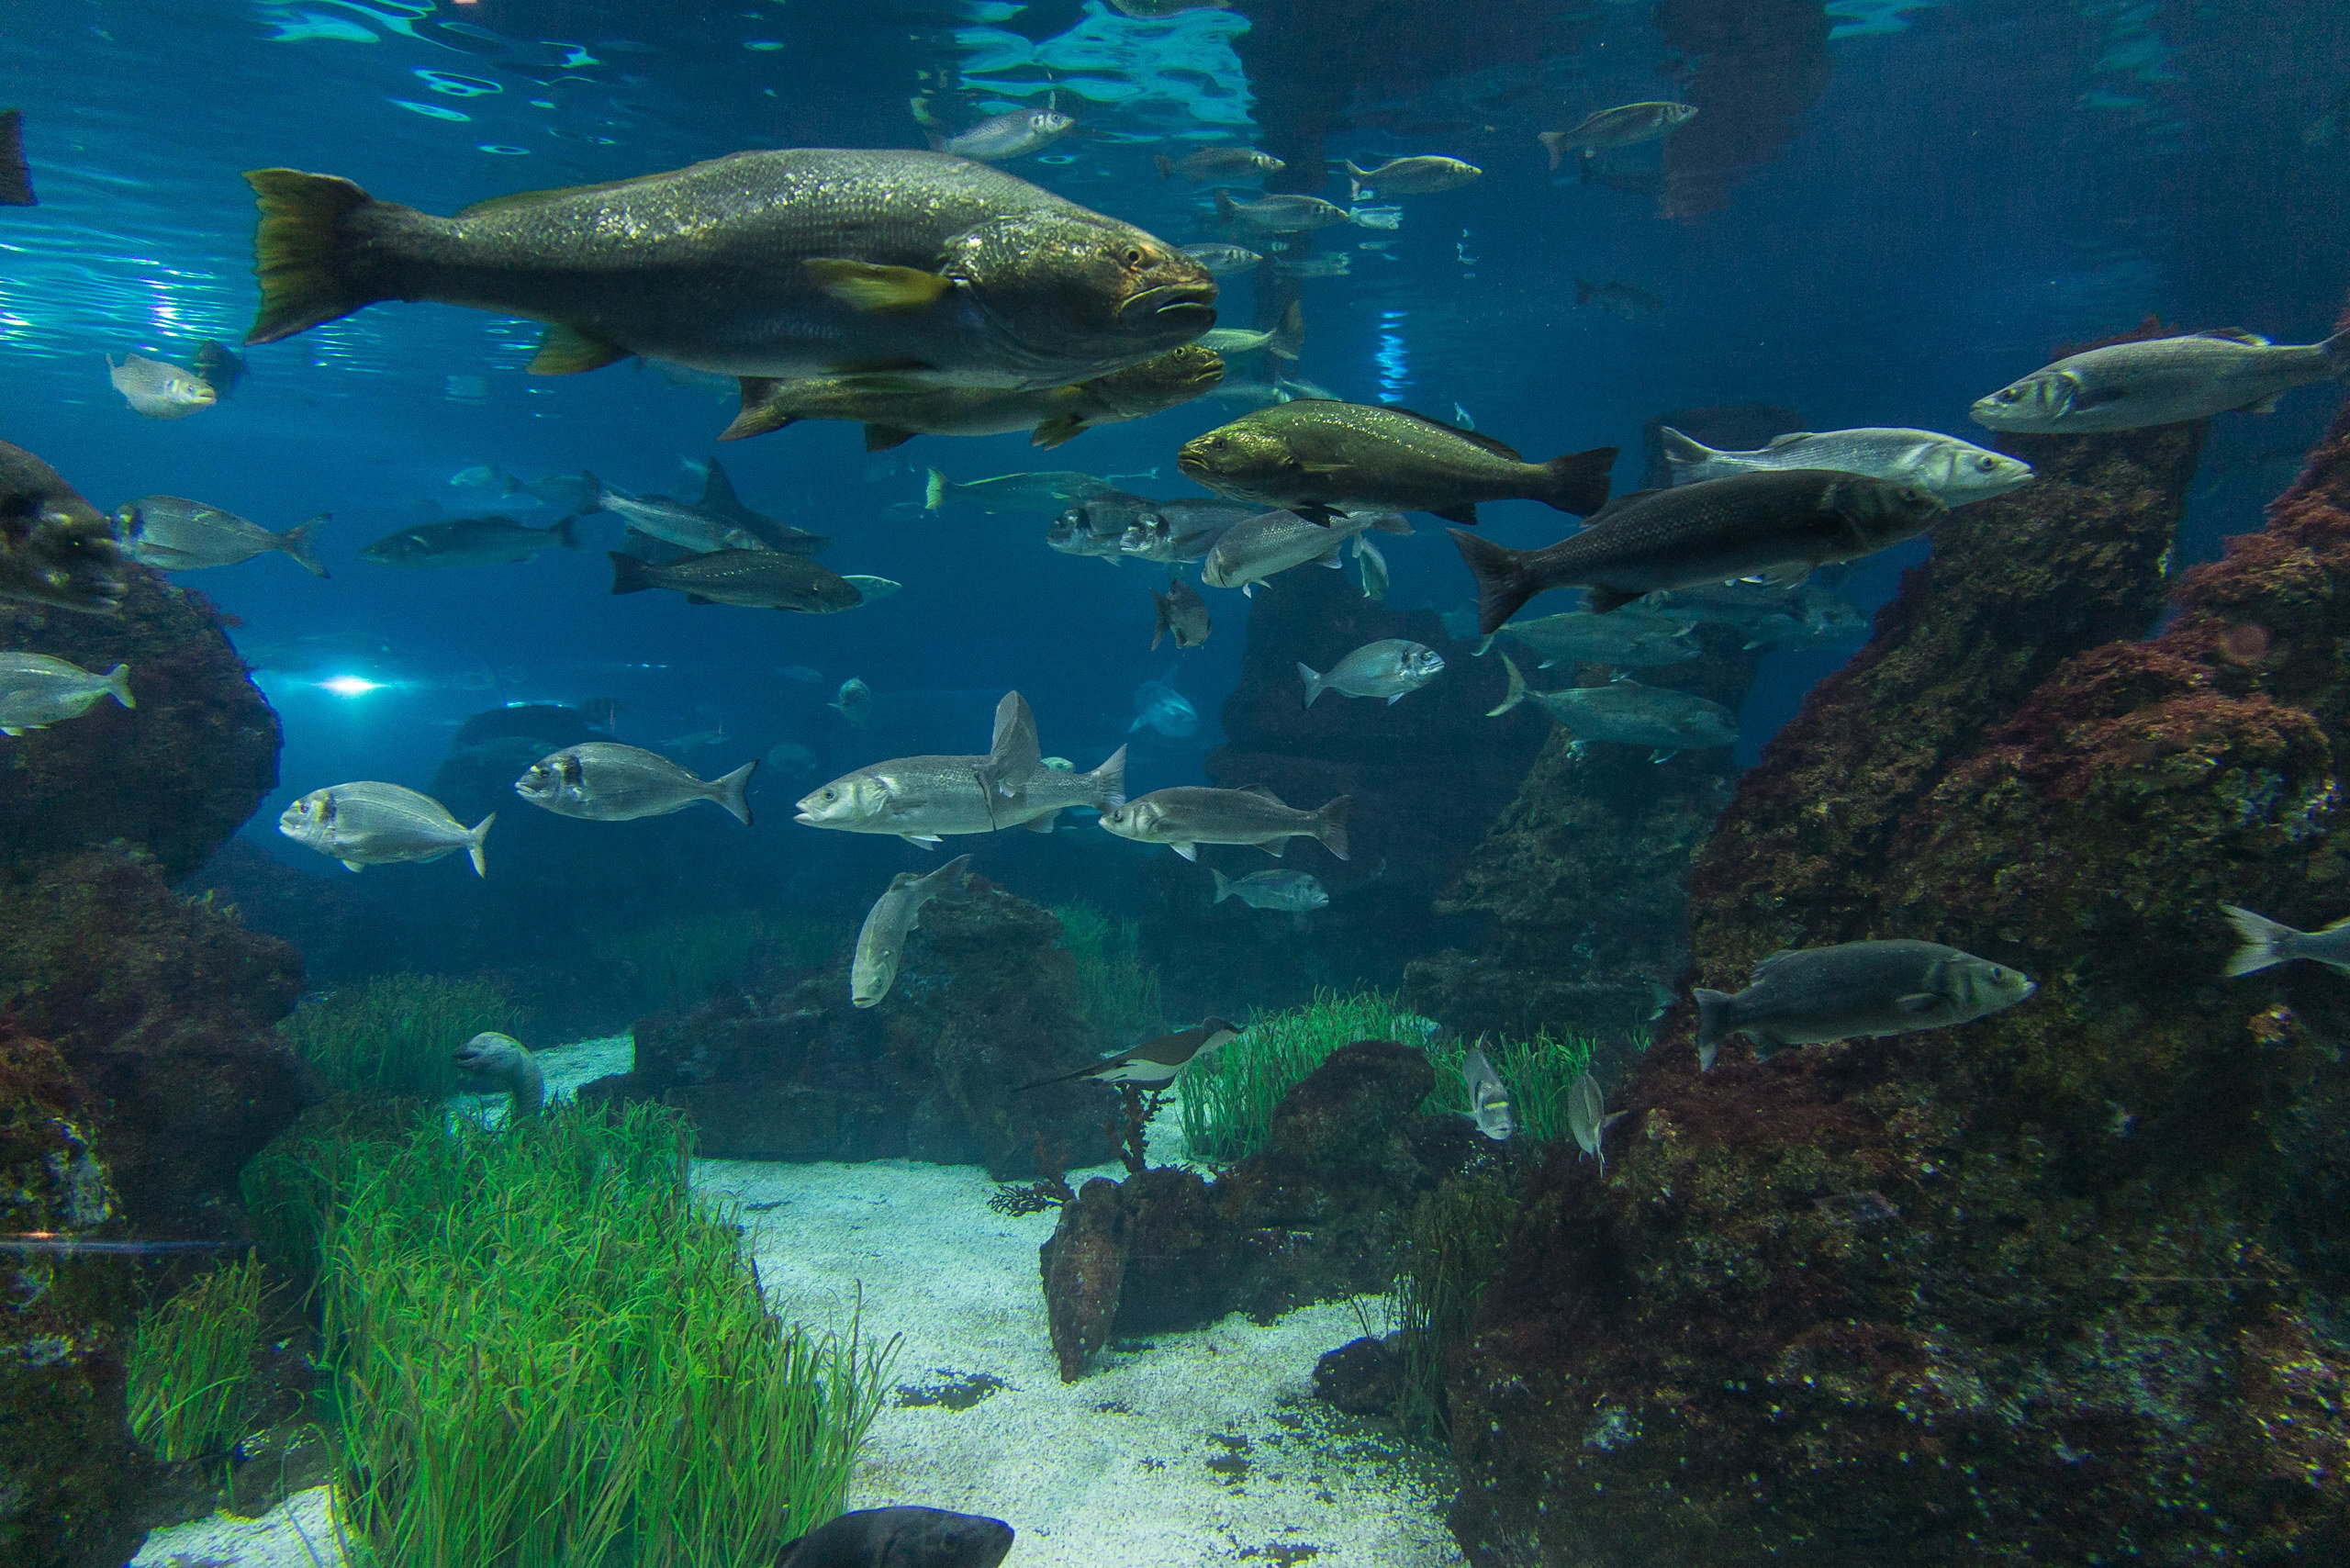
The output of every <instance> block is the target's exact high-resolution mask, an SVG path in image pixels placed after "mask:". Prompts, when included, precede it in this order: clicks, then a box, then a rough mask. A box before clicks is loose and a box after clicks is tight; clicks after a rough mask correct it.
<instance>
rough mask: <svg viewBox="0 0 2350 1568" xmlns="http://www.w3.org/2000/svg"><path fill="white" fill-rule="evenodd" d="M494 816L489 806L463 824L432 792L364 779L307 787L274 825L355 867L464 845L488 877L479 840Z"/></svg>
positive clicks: (430, 856)
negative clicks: (483, 814) (470, 823)
mask: <svg viewBox="0 0 2350 1568" xmlns="http://www.w3.org/2000/svg"><path fill="white" fill-rule="evenodd" d="M497 820H498V813H497V812H490V813H489V815H487V816H486V817H484V818H482V819H481V821H479V822H477V823H475V824H474V825H473V826H471V827H465V826H464V825H462V824H461V823H459V822H458V821H457V819H456V818H454V817H453V816H451V815H450V814H449V809H448V808H447V807H446V806H443V805H442V803H441V802H440V801H436V800H434V799H433V798H432V797H431V796H430V795H424V794H420V793H418V792H417V791H416V790H410V789H407V788H405V787H403V786H401V785H398V784H385V783H381V782H378V781H376V780H374V779H362V780H360V781H359V782H357V783H353V784H335V785H330V786H329V787H328V788H326V789H324V790H311V791H310V792H309V793H308V794H307V795H305V796H303V797H302V798H301V799H300V800H298V801H295V802H294V803H293V804H292V805H290V806H288V807H286V808H285V811H284V812H282V813H280V814H279V816H278V819H277V831H278V832H280V833H282V834H285V836H286V837H288V838H290V839H292V840H293V841H294V842H295V843H297V844H298V845H301V846H303V847H304V848H307V849H315V850H317V851H318V852H319V854H321V855H324V856H328V857H331V858H333V859H336V860H340V861H341V862H342V863H343V864H344V865H345V866H347V867H349V868H351V869H352V870H353V871H364V870H365V869H366V868H368V867H370V866H390V865H397V864H401V863H403V862H408V861H423V860H438V859H440V858H441V857H442V856H444V855H453V854H455V853H456V852H457V851H458V850H460V849H462V850H464V852H465V853H466V854H467V855H468V856H469V857H472V859H473V863H474V875H475V876H476V877H487V875H489V864H488V861H487V859H486V858H485V857H484V855H483V850H482V844H483V841H484V840H485V839H487V838H488V836H489V828H490V824H491V823H495V822H496V821H497Z"/></svg>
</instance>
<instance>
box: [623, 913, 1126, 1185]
mask: <svg viewBox="0 0 2350 1568" xmlns="http://www.w3.org/2000/svg"><path fill="white" fill-rule="evenodd" d="M971 889H972V890H971V893H970V896H969V897H968V898H966V899H964V900H961V901H959V902H957V901H953V900H948V899H944V898H942V899H938V900H934V901H933V902H930V903H929V904H926V905H924V906H923V913H922V924H921V925H920V926H919V927H917V928H916V930H915V933H914V935H913V936H912V939H911V940H910V941H909V942H908V944H907V947H906V956H905V960H904V962H903V964H902V965H901V967H900V969H899V971H898V980H897V984H896V985H895V986H894V987H892V988H891V990H890V995H889V997H888V998H887V999H886V1000H885V1001H884V1002H882V1003H881V1004H880V1005H879V1006H878V1007H870V1008H862V1007H856V1006H852V1005H851V1004H850V1002H849V982H848V955H847V954H845V953H843V954H841V955H839V956H837V957H836V958H834V961H833V962H832V963H831V964H830V965H829V966H827V967H826V968H825V969H822V970H821V971H818V972H814V973H811V972H809V971H806V970H799V971H791V970H787V969H778V968H776V967H774V966H768V967H767V969H765V970H764V972H760V973H755V974H754V975H752V976H750V977H749V978H748V979H747V980H746V982H745V983H744V984H743V985H741V986H738V987H735V988H733V990H732V991H730V992H729V993H727V994H725V995H722V996H721V997H719V998H717V999H715V1000H713V1001H711V1002H708V1003H706V1004H705V1005H703V1006H701V1007H699V1008H697V1009H695V1010H694V1011H692V1012H690V1013H686V1014H665V1015H661V1016H656V1017H654V1018H648V1019H644V1020H641V1021H640V1022H639V1023H638V1025H637V1028H636V1064H635V1069H634V1070H633V1071H632V1072H631V1073H628V1074H625V1075H621V1076H619V1077H615V1078H610V1079H604V1080H601V1081H599V1083H598V1084H596V1085H590V1086H589V1087H590V1089H591V1090H592V1091H593V1094H592V1095H591V1096H590V1097H591V1098H604V1097H618V1098H643V1099H658V1100H660V1101H662V1102H664V1103H667V1104H672V1105H677V1106H679V1107H682V1108H683V1109H685V1110H687V1111H688V1112H690V1113H691V1114H692V1115H693V1118H694V1125H695V1128H696V1135H695V1136H696V1140H697V1148H699V1150H700V1152H701V1153H703V1154H705V1155H709V1156H711V1157H714V1158H717V1159H809V1160H815V1159H929V1160H936V1161H938V1162H940V1163H943V1164H958V1163H976V1164H981V1165H985V1166H986V1167H987V1168H988V1170H989V1173H990V1174H991V1175H993V1176H994V1177H995V1178H996V1179H997V1180H999V1181H1011V1180H1015V1179H1020V1178H1024V1177H1029V1176H1034V1175H1035V1174H1037V1173H1038V1172H1037V1170H1036V1158H1035V1157H1036V1149H1037V1140H1038V1138H1039V1137H1042V1138H1043V1139H1044V1140H1045V1146H1046V1149H1047V1152H1048V1154H1049V1153H1050V1152H1051V1151H1053V1150H1056V1149H1057V1150H1058V1151H1059V1154H1060V1156H1061V1158H1062V1159H1064V1160H1065V1161H1066V1162H1067V1164H1068V1165H1070V1166H1084V1165H1091V1164H1094V1163H1097V1162H1098V1161H1100V1160H1102V1159H1107V1158H1109V1156H1110V1153H1111V1144H1110V1135H1109V1132H1108V1130H1107V1128H1108V1125H1109V1123H1110V1121H1111V1119H1112V1117H1113V1114H1114V1113H1115V1111H1116V1105H1117V1102H1116V1101H1115V1100H1114V1099H1113V1098H1112V1097H1111V1095H1110V1093H1109V1092H1108V1091H1107V1090H1105V1089H1103V1088H1102V1086H1101V1085H1099V1084H1091V1083H1056V1084H1049V1085H1046V1087H1043V1088H1039V1089H1035V1090H1029V1091H1026V1092H1022V1090H1021V1088H1020V1086H1021V1085H1023V1084H1026V1083H1029V1082H1032V1081H1035V1080H1038V1079H1044V1078H1049V1077H1051V1076H1052V1075H1053V1074H1055V1073H1057V1072H1066V1071H1069V1070H1071V1069H1073V1068H1077V1067H1080V1066H1082V1065H1084V1064H1085V1063H1086V1062H1088V1061H1089V1060H1091V1059H1092V1058H1095V1057H1097V1056H1100V1055H1102V1054H1106V1052H1107V1050H1108V1049H1109V1048H1110V1047H1109V1045H1108V1043H1106V1042H1102V1041H1099V1040H1097V1039H1095V1038H1094V1037H1093V1036H1092V1033H1091V1031H1090V1030H1089V1029H1088V1028H1087V1026H1086V1025H1085V1024H1084V1023H1083V1022H1082V1021H1081V1019H1080V1017H1079V1014H1078V1001H1077V974H1076V966H1075V962H1074V960H1072V959H1071V958H1070V957H1069V953H1068V952H1067V951H1066V950H1065V949H1063V948H1061V947H1058V946H1055V943H1056V942H1057V940H1058V939H1059V936H1060V934H1061V928H1060V922H1059V921H1058V920H1057V919H1055V918H1054V917H1053V916H1052V915H1051V914H1050V913H1047V912H1046V911H1045V910H1042V909H1039V908H1037V907H1036V906H1035V904H1032V903H1030V902H1027V901H1026V900H1024V899H1020V898H1015V897H1013V895H1012V894H1010V893H1007V892H1004V891H1003V890H1001V889H998V888H995V887H993V886H992V885H990V884H988V883H986V882H984V881H981V880H980V879H977V878H974V879H972V881H971Z"/></svg>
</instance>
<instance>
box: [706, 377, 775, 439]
mask: <svg viewBox="0 0 2350 1568" xmlns="http://www.w3.org/2000/svg"><path fill="white" fill-rule="evenodd" d="M735 379H736V380H737V381H739V382H741V383H742V384H743V406H742V408H741V409H740V410H739V411H738V412H737V413H736V414H735V416H734V422H733V424H731V425H728V426H727V427H726V428H725V429H724V430H722V431H719V432H718V439H719V440H721V441H742V440H744V439H746V438H748V437H751V436H755V435H765V434H767V431H779V430H781V429H782V428H783V427H784V426H786V425H788V424H790V423H792V422H793V418H794V416H792V415H790V414H778V413H777V412H775V411H774V410H773V409H771V408H769V407H768V402H769V399H771V398H774V396H775V389H776V388H777V387H778V386H782V385H783V383H782V381H780V380H779V379H778V378H777V377H774V376H771V375H738V376H736V377H735Z"/></svg>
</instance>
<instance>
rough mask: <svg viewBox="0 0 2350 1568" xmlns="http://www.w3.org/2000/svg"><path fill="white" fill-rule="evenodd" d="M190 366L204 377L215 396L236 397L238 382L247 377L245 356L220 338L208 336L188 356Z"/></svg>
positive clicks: (205, 382)
mask: <svg viewBox="0 0 2350 1568" xmlns="http://www.w3.org/2000/svg"><path fill="white" fill-rule="evenodd" d="M188 368H190V369H191V370H193V371H195V372H196V374H197V375H200V376H202V377H204V384H205V385H206V386H209V387H211V388H212V392H213V396H215V397H217V398H229V397H234V396H235V395H236V391H237V383H238V382H240V381H242V380H243V379H244V378H245V356H244V355H242V354H241V353H237V352H236V351H235V350H234V349H231V348H230V347H229V345H228V344H226V343H224V342H219V341H218V339H215V338H207V339H205V340H204V341H203V342H200V343H198V344H196V353H193V354H191V355H189V356H188Z"/></svg>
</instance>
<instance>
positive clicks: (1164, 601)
mask: <svg viewBox="0 0 2350 1568" xmlns="http://www.w3.org/2000/svg"><path fill="white" fill-rule="evenodd" d="M1150 603H1151V627H1150V646H1151V650H1152V651H1153V652H1154V653H1155V652H1157V651H1158V644H1159V642H1160V640H1161V639H1163V638H1169V637H1172V638H1173V639H1174V640H1175V645H1176V646H1177V647H1178V648H1196V647H1198V646H1199V645H1200V644H1203V643H1204V642H1206V641H1207V640H1208V633H1209V632H1210V630H1212V629H1213V626H1214V622H1211V621H1210V620H1209V619H1208V605H1207V600H1205V599H1202V598H1201V597H1200V594H1199V590H1198V589H1197V588H1193V587H1192V585H1191V584H1189V583H1187V582H1185V581H1184V580H1183V579H1182V578H1181V577H1169V579H1168V581H1167V591H1166V592H1165V593H1161V592H1159V591H1158V589H1157V588H1153V589H1151V590H1150Z"/></svg>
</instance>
